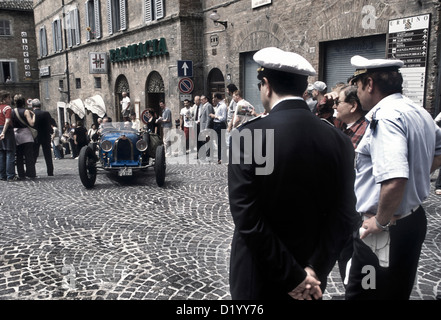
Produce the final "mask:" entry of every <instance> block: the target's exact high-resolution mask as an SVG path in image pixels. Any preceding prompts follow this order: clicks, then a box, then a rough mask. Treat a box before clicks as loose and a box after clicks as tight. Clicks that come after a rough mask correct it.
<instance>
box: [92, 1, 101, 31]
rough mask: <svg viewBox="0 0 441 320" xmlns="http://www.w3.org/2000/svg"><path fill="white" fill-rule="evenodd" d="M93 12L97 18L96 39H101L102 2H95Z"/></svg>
mask: <svg viewBox="0 0 441 320" xmlns="http://www.w3.org/2000/svg"><path fill="white" fill-rule="evenodd" d="M93 10H94V17H95V38H97V39H99V38H101V15H100V13H101V11H100V1H99V0H94V2H93Z"/></svg>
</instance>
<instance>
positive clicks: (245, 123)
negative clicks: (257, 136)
mask: <svg viewBox="0 0 441 320" xmlns="http://www.w3.org/2000/svg"><path fill="white" fill-rule="evenodd" d="M259 119H262V116H261V115H260V116H257V117H254V118H251V119H249V120H247V121H245V122H244V123H241V124H240V125H238V126H237V128H240V127H243V126H245V125H247V124H248V123H250V122H253V121H256V120H259Z"/></svg>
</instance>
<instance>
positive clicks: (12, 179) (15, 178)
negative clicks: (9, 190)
mask: <svg viewBox="0 0 441 320" xmlns="http://www.w3.org/2000/svg"><path fill="white" fill-rule="evenodd" d="M17 180H19V179H18V176H13V177H12V178H10V179H8V182H12V181H17Z"/></svg>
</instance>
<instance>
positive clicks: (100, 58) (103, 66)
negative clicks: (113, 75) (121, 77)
mask: <svg viewBox="0 0 441 320" xmlns="http://www.w3.org/2000/svg"><path fill="white" fill-rule="evenodd" d="M89 70H90V73H102V74H106V73H107V53H106V52H89Z"/></svg>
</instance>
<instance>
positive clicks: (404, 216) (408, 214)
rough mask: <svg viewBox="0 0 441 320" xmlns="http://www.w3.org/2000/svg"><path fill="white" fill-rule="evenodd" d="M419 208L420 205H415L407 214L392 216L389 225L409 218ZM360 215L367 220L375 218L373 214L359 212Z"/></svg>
mask: <svg viewBox="0 0 441 320" xmlns="http://www.w3.org/2000/svg"><path fill="white" fill-rule="evenodd" d="M419 207H421V205H420V204H419V205H417V206H416V207H414V208H412V209H411V210H410V211H409V212H407V213H405V214H402V215H399V216H393V217H392V219H390V224H395V222H396V221H397V220H401V219H404V218H406V217H408V216H410V215H411V214H412V213H414V212H415V211H417V210H418V209H419ZM360 214H361V215H362V216H366V217H368V218H371V217H373V216H375V214H373V213H369V212H365V213H363V212H361V213H360Z"/></svg>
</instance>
